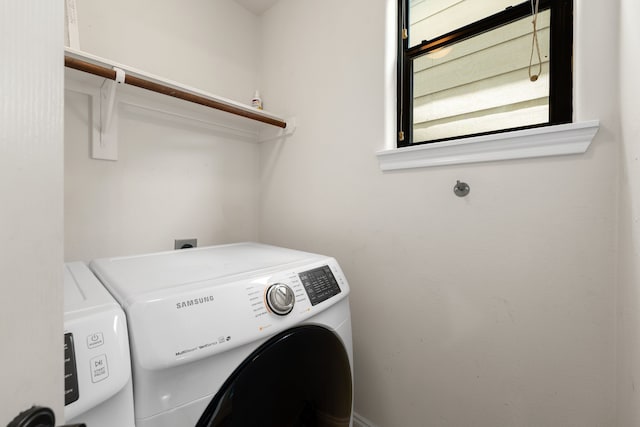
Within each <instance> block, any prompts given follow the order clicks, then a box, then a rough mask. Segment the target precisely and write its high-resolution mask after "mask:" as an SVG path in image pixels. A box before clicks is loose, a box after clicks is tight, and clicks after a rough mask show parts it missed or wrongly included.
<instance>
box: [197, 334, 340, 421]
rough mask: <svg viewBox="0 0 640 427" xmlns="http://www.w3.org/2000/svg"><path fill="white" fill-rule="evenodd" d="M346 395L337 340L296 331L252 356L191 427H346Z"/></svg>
mask: <svg viewBox="0 0 640 427" xmlns="http://www.w3.org/2000/svg"><path fill="white" fill-rule="evenodd" d="M351 392H352V390H351V368H350V365H349V358H348V356H347V352H346V350H345V348H344V346H343V344H342V342H341V341H340V339H339V338H338V336H337V335H336V334H335V333H333V332H331V331H330V330H328V329H326V328H323V327H320V326H300V327H296V328H293V329H289V330H287V331H285V332H282V333H280V334H278V335H276V336H275V337H273V338H271V339H270V340H269V341H267V342H266V343H265V344H263V345H262V346H260V347H259V348H258V349H257V350H256V351H254V352H253V353H252V354H251V355H250V356H249V357H248V358H247V359H246V360H245V361H244V362H243V363H242V364H241V365H240V366H239V367H238V368H237V369H236V370H235V371H234V373H233V374H232V375H231V376H230V377H229V378H228V379H227V381H226V382H225V383H224V385H223V386H222V387H221V389H220V390H219V391H218V393H217V394H216V395H215V396H214V398H213V399H212V400H211V402H210V403H209V406H207V409H206V410H205V411H204V413H203V414H202V416H201V417H200V420H199V421H198V424H197V425H196V427H348V426H349V421H350V418H351V396H352V394H351Z"/></svg>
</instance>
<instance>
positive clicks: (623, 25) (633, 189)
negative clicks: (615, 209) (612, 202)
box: [617, 0, 640, 427]
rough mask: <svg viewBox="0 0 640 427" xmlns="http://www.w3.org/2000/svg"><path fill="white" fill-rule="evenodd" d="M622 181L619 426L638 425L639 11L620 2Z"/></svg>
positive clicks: (631, 4)
mask: <svg viewBox="0 0 640 427" xmlns="http://www.w3.org/2000/svg"><path fill="white" fill-rule="evenodd" d="M620 4H621V8H620V27H619V28H620V39H621V42H620V78H619V82H620V86H621V87H622V88H623V90H621V104H620V105H621V124H622V133H621V137H622V138H621V140H622V145H621V150H620V154H621V156H620V158H621V180H620V212H619V224H620V226H619V238H620V250H619V259H620V275H619V292H618V347H617V349H618V353H617V354H618V361H619V368H618V414H619V416H618V417H619V418H618V425H619V426H621V427H622V426H637V425H640V389H639V388H638V379H640V316H639V314H638V313H640V298H639V296H640V123H639V122H638V111H640V99H639V98H638V94H639V93H640V83H639V82H638V78H637V77H638V74H639V73H640V59H639V58H638V55H637V53H636V52H637V49H638V44H640V32H638V29H637V22H636V21H637V17H638V16H640V5H639V4H638V2H636V1H633V0H622V1H621V2H620Z"/></svg>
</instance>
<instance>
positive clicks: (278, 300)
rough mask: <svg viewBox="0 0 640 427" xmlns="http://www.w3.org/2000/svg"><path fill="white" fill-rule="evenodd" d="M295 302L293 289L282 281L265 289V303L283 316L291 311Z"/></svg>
mask: <svg viewBox="0 0 640 427" xmlns="http://www.w3.org/2000/svg"><path fill="white" fill-rule="evenodd" d="M295 303H296V296H295V294H294V293H293V289H291V288H290V287H289V286H287V285H285V284H284V283H276V284H274V285H271V286H269V289H267V305H268V306H269V308H270V309H271V311H273V312H274V313H275V314H278V315H280V316H284V315H287V314H289V313H291V310H293V305H294V304H295Z"/></svg>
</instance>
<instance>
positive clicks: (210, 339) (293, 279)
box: [105, 256, 349, 369]
mask: <svg viewBox="0 0 640 427" xmlns="http://www.w3.org/2000/svg"><path fill="white" fill-rule="evenodd" d="M287 267H288V268H273V269H263V270H262V271H256V272H254V273H253V274H251V275H246V276H244V277H242V276H238V277H235V278H234V279H235V280H230V279H229V278H225V277H223V278H221V279H216V280H211V281H202V282H196V283H193V284H189V287H188V290H187V289H185V290H184V291H183V292H180V293H177V292H175V291H173V292H171V293H169V292H166V294H164V291H162V293H160V292H158V293H157V294H150V295H149V296H145V300H144V301H139V302H135V303H130V305H129V307H128V308H127V318H128V321H129V333H130V335H131V337H132V342H135V343H136V345H135V346H134V348H133V349H132V355H133V358H134V359H136V360H137V363H138V364H139V365H140V366H141V367H143V368H144V369H166V368H167V367H168V366H176V365H180V364H184V363H188V362H191V361H194V360H198V359H202V358H205V357H209V356H211V355H213V354H216V353H221V352H225V351H229V350H231V349H233V348H236V347H238V346H242V345H244V344H246V343H249V342H254V341H256V340H260V339H261V337H265V338H266V337H268V336H270V335H272V334H275V333H278V332H280V331H282V330H285V329H287V328H290V327H292V326H294V325H296V324H300V323H301V322H304V321H305V320H306V319H308V318H310V317H312V316H315V315H317V314H319V313H321V312H322V311H324V310H326V309H327V308H329V307H331V306H333V305H335V304H338V303H340V301H341V300H342V299H344V298H347V296H348V294H349V285H348V283H347V280H346V278H345V276H344V274H343V272H342V270H341V269H340V266H339V265H338V263H337V262H336V260H335V259H333V258H329V257H321V256H316V257H315V258H313V259H311V260H309V261H308V262H305V263H302V262H299V263H298V265H288V266H287ZM185 288H187V287H186V286H185ZM163 294H164V295H163ZM168 337H169V338H168ZM105 338H106V336H105ZM109 364H111V361H109ZM109 368H111V366H109Z"/></svg>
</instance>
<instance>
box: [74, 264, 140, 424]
mask: <svg viewBox="0 0 640 427" xmlns="http://www.w3.org/2000/svg"><path fill="white" fill-rule="evenodd" d="M64 371H65V372H64V373H65V376H64V384H65V407H64V416H65V420H66V422H67V423H74V424H75V423H86V424H87V425H88V426H90V427H114V426H118V427H134V412H133V392H132V385H131V361H130V356H129V338H128V335H127V323H126V319H125V315H124V312H123V311H122V309H121V308H120V305H119V304H118V303H117V302H116V301H115V300H114V299H113V297H112V296H111V295H109V292H107V290H106V289H105V288H104V287H103V286H102V284H101V283H100V282H99V281H98V279H97V278H96V277H95V276H94V275H93V273H92V272H91V270H89V268H88V267H87V266H86V265H85V264H83V263H81V262H74V263H68V264H65V266H64Z"/></svg>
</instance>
